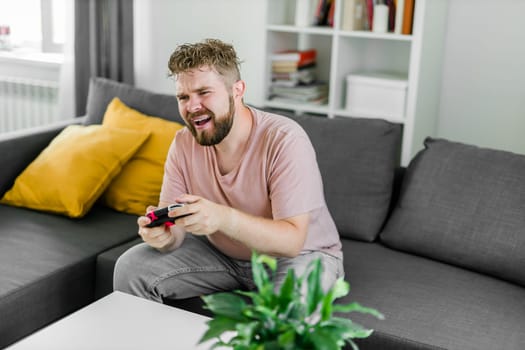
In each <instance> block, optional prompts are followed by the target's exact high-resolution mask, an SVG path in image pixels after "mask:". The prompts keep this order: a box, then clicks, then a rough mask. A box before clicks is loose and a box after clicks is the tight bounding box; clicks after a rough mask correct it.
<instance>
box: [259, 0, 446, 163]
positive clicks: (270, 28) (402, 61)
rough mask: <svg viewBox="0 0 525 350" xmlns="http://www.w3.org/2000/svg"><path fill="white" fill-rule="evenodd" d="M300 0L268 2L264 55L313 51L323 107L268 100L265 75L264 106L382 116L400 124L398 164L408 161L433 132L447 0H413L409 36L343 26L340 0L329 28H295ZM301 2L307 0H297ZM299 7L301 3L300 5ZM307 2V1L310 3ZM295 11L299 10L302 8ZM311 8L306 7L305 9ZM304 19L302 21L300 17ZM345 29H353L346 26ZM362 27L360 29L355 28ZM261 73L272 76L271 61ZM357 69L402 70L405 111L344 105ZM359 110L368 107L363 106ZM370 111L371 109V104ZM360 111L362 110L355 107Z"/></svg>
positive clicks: (330, 114) (367, 100)
mask: <svg viewBox="0 0 525 350" xmlns="http://www.w3.org/2000/svg"><path fill="white" fill-rule="evenodd" d="M299 1H300V0H268V2H267V4H268V8H267V10H268V19H267V26H266V30H265V33H266V39H267V40H266V53H267V54H270V53H273V52H277V51H284V50H289V49H299V50H302V49H309V48H315V49H316V50H317V65H316V71H315V73H316V76H317V79H318V80H321V81H325V82H327V83H328V86H329V96H328V98H329V100H328V104H327V105H322V106H318V105H306V104H301V103H286V102H280V101H279V102H277V101H268V91H269V86H270V85H271V79H266V81H265V82H264V83H265V89H264V91H265V94H266V96H265V97H263V99H265V100H267V101H265V104H266V106H269V107H273V108H279V109H282V110H289V111H291V112H294V113H296V114H304V113H313V114H324V115H326V116H327V117H328V118H333V117H348V118H352V117H354V118H368V119H381V120H386V121H389V122H393V123H398V124H402V125H403V140H402V149H401V164H403V165H407V164H408V162H409V161H410V159H411V158H412V157H413V155H414V154H416V153H417V151H418V150H420V149H422V147H423V140H424V139H425V137H427V136H434V135H435V134H436V125H437V122H436V120H437V118H438V110H437V108H436V106H437V104H438V102H437V101H439V94H440V89H439V83H440V81H441V73H442V70H441V67H442V66H441V59H442V52H443V42H444V37H445V32H446V17H447V14H448V4H447V2H448V1H445V0H417V1H416V3H417V4H416V6H415V8H414V14H413V23H412V34H410V35H405V34H395V33H392V32H388V33H377V32H372V31H367V30H346V29H342V28H343V22H344V16H343V15H344V14H345V13H344V11H345V9H344V4H343V2H342V1H339V0H336V2H335V3H336V6H335V12H334V27H328V26H326V27H320V26H313V25H312V26H295V25H294V23H296V18H297V9H298V6H297V5H298V4H299ZM301 1H306V0H301ZM301 4H302V5H304V3H301ZM310 4H311V3H310ZM299 9H300V10H301V13H302V10H304V9H303V8H302V7H299ZM310 10H311V9H310ZM299 22H301V23H306V22H304V21H299ZM345 28H352V27H350V26H349V27H346V26H345ZM355 28H364V27H355ZM265 72H266V77H270V76H271V63H270V61H269V60H267V61H266V62H265ZM359 72H367V73H388V74H394V73H395V74H402V75H403V76H405V77H406V83H407V86H406V96H405V97H404V101H403V103H404V107H403V110H404V115H402V116H401V117H397V116H396V115H399V114H396V113H394V112H392V113H391V114H392V115H394V117H384V115H385V114H389V113H387V112H384V113H383V112H382V111H381V109H378V110H377V112H376V113H382V115H370V114H367V115H359V114H360V113H356V112H355V111H352V112H350V111H349V110H347V109H346V105H347V103H346V99H347V98H348V95H349V94H348V90H347V89H348V85H347V76H348V75H350V74H356V73H359ZM370 96H375V95H366V94H363V95H362V96H361V97H360V98H361V101H365V103H367V104H369V105H372V106H373V105H374V104H375V103H381V101H376V100H375V99H374V97H370ZM363 110H364V111H366V110H368V109H363ZM370 110H375V109H374V108H371V109H370ZM360 111H361V110H360Z"/></svg>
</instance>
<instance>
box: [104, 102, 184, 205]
mask: <svg viewBox="0 0 525 350" xmlns="http://www.w3.org/2000/svg"><path fill="white" fill-rule="evenodd" d="M102 125H104V126H109V127H112V128H122V129H130V130H137V131H146V132H148V133H149V134H150V136H149V138H148V139H147V140H146V142H144V144H143V145H142V146H141V147H140V148H139V149H138V151H137V152H136V153H135V154H134V155H133V157H132V158H131V159H130V160H129V161H128V162H127V163H126V164H125V165H124V166H123V167H122V171H121V172H120V173H119V174H118V175H117V176H116V177H115V178H114V179H113V181H111V183H110V184H109V186H108V188H107V189H106V191H105V192H104V194H103V195H102V198H101V199H102V201H103V202H104V203H105V204H106V205H107V206H109V207H110V208H113V209H115V210H118V211H123V212H125V213H128V214H135V215H144V213H145V212H146V207H147V206H148V205H157V204H158V202H159V194H160V188H161V185H162V177H163V174H164V162H165V161H166V156H167V154H168V149H169V147H170V145H171V143H172V142H173V139H174V137H175V134H176V132H177V131H178V130H180V129H182V128H183V125H182V124H179V123H177V122H172V121H169V120H165V119H161V118H157V117H153V116H148V115H145V114H142V113H140V112H139V111H137V110H135V109H133V108H130V107H128V106H126V105H125V104H124V103H123V102H122V101H121V100H120V99H119V98H118V97H115V98H114V99H113V100H112V101H111V103H110V104H109V106H108V109H107V110H106V113H105V114H104V121H103V123H102Z"/></svg>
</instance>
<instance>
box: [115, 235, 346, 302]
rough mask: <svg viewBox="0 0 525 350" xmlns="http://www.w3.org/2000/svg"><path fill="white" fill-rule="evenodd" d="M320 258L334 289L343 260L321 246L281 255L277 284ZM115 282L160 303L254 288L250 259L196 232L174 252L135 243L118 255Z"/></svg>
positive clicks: (326, 285) (324, 279)
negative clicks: (232, 255) (236, 255)
mask: <svg viewBox="0 0 525 350" xmlns="http://www.w3.org/2000/svg"><path fill="white" fill-rule="evenodd" d="M318 257H319V258H321V261H322V264H323V274H322V285H323V288H324V289H325V290H326V289H328V288H330V286H331V285H332V284H333V283H334V282H335V280H336V279H337V278H339V277H341V276H343V262H342V261H341V259H339V258H337V257H334V256H332V255H329V254H326V253H323V252H319V251H313V252H309V253H305V254H301V255H299V256H297V257H295V258H279V259H277V273H276V275H275V278H274V282H275V284H276V287H279V286H280V285H281V284H282V283H283V282H284V278H285V277H286V273H287V271H288V269H290V268H292V269H294V270H295V273H296V275H297V276H300V275H302V274H303V272H304V270H305V269H306V267H307V266H308V263H309V262H310V261H312V260H314V259H316V258H318ZM113 286H114V289H115V290H118V291H122V292H125V293H129V294H134V295H137V296H140V297H143V298H146V299H151V300H155V301H158V302H162V299H163V298H170V299H184V298H190V297H195V296H201V295H206V294H211V293H214V292H221V291H232V290H235V289H243V290H253V289H254V288H255V285H254V283H253V279H252V272H251V263H250V262H249V261H244V260H236V259H232V258H230V257H228V256H226V255H224V254H222V253H221V252H220V251H218V250H217V249H216V248H215V247H213V246H212V245H211V244H210V243H209V242H208V240H207V239H206V238H205V237H201V236H194V235H192V234H187V235H186V238H185V240H184V243H183V244H182V246H180V247H179V248H178V249H176V250H174V251H173V252H170V253H160V252H159V251H157V250H156V249H154V248H151V247H150V246H148V245H147V244H145V243H142V244H139V245H136V246H134V247H132V248H130V249H129V250H128V251H126V252H125V253H124V254H122V256H121V257H120V258H119V259H118V260H117V263H116V266H115V273H114V280H113Z"/></svg>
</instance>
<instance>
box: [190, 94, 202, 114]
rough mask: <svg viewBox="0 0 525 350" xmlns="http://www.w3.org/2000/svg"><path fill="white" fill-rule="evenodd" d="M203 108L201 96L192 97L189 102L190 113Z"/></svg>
mask: <svg viewBox="0 0 525 350" xmlns="http://www.w3.org/2000/svg"><path fill="white" fill-rule="evenodd" d="M201 108H202V105H201V101H200V99H199V98H195V97H194V98H190V103H188V110H189V112H190V113H195V112H198V111H199V110H200V109H201Z"/></svg>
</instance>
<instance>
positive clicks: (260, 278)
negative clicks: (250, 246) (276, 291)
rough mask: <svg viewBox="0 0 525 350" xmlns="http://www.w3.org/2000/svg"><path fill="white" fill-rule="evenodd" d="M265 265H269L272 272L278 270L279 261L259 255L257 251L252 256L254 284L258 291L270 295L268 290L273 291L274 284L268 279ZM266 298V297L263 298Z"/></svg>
mask: <svg viewBox="0 0 525 350" xmlns="http://www.w3.org/2000/svg"><path fill="white" fill-rule="evenodd" d="M264 264H266V265H268V267H269V268H270V270H271V271H275V270H276V269H277V261H276V260H275V259H274V258H271V257H269V256H267V255H258V254H257V253H256V252H255V251H254V252H253V254H252V274H253V282H254V283H255V285H256V286H257V290H258V291H259V292H262V293H265V294H266V293H268V290H272V291H273V283H272V282H271V281H270V278H269V277H268V272H266V269H265V268H264ZM263 298H264V296H263Z"/></svg>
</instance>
